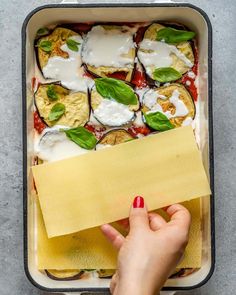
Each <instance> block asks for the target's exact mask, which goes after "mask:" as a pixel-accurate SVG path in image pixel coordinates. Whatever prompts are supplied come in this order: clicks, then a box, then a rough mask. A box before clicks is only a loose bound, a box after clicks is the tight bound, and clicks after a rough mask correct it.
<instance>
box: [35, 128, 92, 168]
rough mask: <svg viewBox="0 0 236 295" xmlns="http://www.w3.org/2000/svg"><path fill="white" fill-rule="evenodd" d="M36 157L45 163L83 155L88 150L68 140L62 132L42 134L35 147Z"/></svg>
mask: <svg viewBox="0 0 236 295" xmlns="http://www.w3.org/2000/svg"><path fill="white" fill-rule="evenodd" d="M35 152H36V155H37V156H38V157H39V158H40V159H42V160H43V161H45V162H54V161H59V160H62V159H65V158H69V157H73V156H78V155H81V154H85V153H87V152H88V150H86V149H83V148H81V147H80V146H78V145H77V144H76V143H74V142H73V141H71V140H69V139H68V138H67V136H66V134H65V133H64V132H60V131H56V130H53V131H48V132H46V133H45V132H44V134H43V135H42V136H41V138H40V139H39V140H38V141H37V143H36V145H35Z"/></svg>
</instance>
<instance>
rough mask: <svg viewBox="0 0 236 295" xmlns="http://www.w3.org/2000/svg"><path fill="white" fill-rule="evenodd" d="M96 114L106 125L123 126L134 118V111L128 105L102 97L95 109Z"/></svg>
mask: <svg viewBox="0 0 236 295" xmlns="http://www.w3.org/2000/svg"><path fill="white" fill-rule="evenodd" d="M94 116H95V117H96V118H97V119H98V120H99V122H101V123H102V124H104V125H108V126H121V125H123V124H125V123H127V122H129V121H130V120H131V119H132V118H133V116H134V112H132V111H130V110H129V107H128V106H127V105H124V104H121V103H118V102H116V101H114V100H110V99H102V101H101V103H100V104H99V106H98V107H97V108H96V109H95V110H94Z"/></svg>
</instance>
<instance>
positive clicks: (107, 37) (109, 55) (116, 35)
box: [82, 26, 134, 68]
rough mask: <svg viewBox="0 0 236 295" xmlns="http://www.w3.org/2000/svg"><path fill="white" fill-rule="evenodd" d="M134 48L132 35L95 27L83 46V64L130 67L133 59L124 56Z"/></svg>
mask: <svg viewBox="0 0 236 295" xmlns="http://www.w3.org/2000/svg"><path fill="white" fill-rule="evenodd" d="M132 48H134V42H133V34H132V33H131V32H121V31H120V30H115V29H114V30H105V29H104V28H103V27H102V26H95V27H93V28H92V30H91V31H90V32H88V34H87V37H86V39H85V42H84V44H83V50H82V59H83V62H85V63H87V64H89V65H91V66H95V67H100V66H108V67H118V68H120V67H132V65H133V63H134V59H133V58H130V57H127V56H124V55H126V54H128V53H129V51H130V49H132Z"/></svg>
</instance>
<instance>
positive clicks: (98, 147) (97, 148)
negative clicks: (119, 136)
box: [96, 143, 112, 151]
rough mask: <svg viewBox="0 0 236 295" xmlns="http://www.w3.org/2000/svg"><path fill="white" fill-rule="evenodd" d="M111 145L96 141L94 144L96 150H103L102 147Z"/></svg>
mask: <svg viewBox="0 0 236 295" xmlns="http://www.w3.org/2000/svg"><path fill="white" fill-rule="evenodd" d="M111 146H112V145H111V144H101V143H98V144H97V145H96V150H97V151H98V150H103V149H105V148H108V147H111Z"/></svg>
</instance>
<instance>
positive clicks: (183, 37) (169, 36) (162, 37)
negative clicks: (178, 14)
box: [156, 28, 196, 44]
mask: <svg viewBox="0 0 236 295" xmlns="http://www.w3.org/2000/svg"><path fill="white" fill-rule="evenodd" d="M195 35H196V33H195V32H191V31H184V30H176V29H173V28H163V29H161V30H159V31H158V32H157V37H156V39H157V41H164V42H166V43H170V44H177V43H181V42H184V41H188V40H191V39H193V38H194V37H195Z"/></svg>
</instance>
